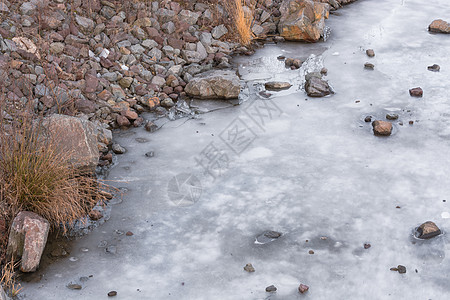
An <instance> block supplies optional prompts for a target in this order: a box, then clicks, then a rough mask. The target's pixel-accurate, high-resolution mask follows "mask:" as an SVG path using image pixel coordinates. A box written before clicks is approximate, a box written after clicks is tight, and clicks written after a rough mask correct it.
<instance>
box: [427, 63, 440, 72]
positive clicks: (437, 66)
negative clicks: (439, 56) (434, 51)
mask: <svg viewBox="0 0 450 300" xmlns="http://www.w3.org/2000/svg"><path fill="white" fill-rule="evenodd" d="M440 70H441V67H440V66H439V65H436V64H434V65H432V66H428V71H432V72H439V71H440Z"/></svg>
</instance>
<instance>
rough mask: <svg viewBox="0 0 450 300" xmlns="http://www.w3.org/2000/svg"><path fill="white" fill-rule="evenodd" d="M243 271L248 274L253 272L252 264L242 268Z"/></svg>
mask: <svg viewBox="0 0 450 300" xmlns="http://www.w3.org/2000/svg"><path fill="white" fill-rule="evenodd" d="M244 270H245V271H247V272H249V273H253V272H255V268H253V266H252V264H246V265H245V267H244Z"/></svg>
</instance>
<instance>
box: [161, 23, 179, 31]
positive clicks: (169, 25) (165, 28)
mask: <svg viewBox="0 0 450 300" xmlns="http://www.w3.org/2000/svg"><path fill="white" fill-rule="evenodd" d="M161 29H162V31H164V32H165V33H167V34H172V33H174V32H175V29H176V28H175V24H173V22H172V21H170V22H167V23H164V24H163V26H161Z"/></svg>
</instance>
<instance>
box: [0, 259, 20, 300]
mask: <svg viewBox="0 0 450 300" xmlns="http://www.w3.org/2000/svg"><path fill="white" fill-rule="evenodd" d="M19 264H20V261H18V262H16V263H14V259H11V260H10V261H9V262H7V263H6V264H5V266H4V267H3V269H2V277H1V279H0V284H1V285H2V286H3V288H4V289H5V290H6V291H9V292H10V294H11V296H12V297H15V296H17V295H18V294H19V293H20V291H21V290H22V287H21V286H20V283H16V275H17V274H16V271H15V269H16V268H17V267H18V266H19Z"/></svg>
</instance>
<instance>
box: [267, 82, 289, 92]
mask: <svg viewBox="0 0 450 300" xmlns="http://www.w3.org/2000/svg"><path fill="white" fill-rule="evenodd" d="M264 86H265V88H266V90H269V91H270V90H271V91H279V90H287V89H289V88H290V87H291V86H292V84H290V83H289V82H282V81H270V82H266V84H264Z"/></svg>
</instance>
